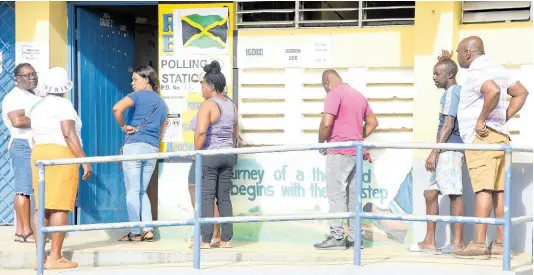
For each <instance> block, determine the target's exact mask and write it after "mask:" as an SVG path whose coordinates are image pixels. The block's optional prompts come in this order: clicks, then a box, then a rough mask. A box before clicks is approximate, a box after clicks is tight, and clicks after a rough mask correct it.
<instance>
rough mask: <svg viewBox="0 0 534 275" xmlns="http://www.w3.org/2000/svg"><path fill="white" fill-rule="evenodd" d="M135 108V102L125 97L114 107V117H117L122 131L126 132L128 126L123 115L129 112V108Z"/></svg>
mask: <svg viewBox="0 0 534 275" xmlns="http://www.w3.org/2000/svg"><path fill="white" fill-rule="evenodd" d="M133 106H134V102H133V100H132V99H131V98H130V97H128V96H126V97H124V98H123V99H121V100H120V101H119V102H117V103H116V104H115V106H113V109H112V110H113V116H115V120H116V121H117V123H118V124H119V126H120V127H121V129H123V131H124V130H125V127H126V126H127V125H126V122H125V121H124V117H123V115H122V114H123V113H124V111H126V110H128V109H129V108H131V107H133Z"/></svg>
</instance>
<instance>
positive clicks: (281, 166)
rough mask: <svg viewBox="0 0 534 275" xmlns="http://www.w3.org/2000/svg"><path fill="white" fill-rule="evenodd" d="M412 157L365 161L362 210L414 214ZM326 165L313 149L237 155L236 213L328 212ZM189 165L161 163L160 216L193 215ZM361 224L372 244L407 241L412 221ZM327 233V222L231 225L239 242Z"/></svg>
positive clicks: (302, 239) (311, 239)
mask: <svg viewBox="0 0 534 275" xmlns="http://www.w3.org/2000/svg"><path fill="white" fill-rule="evenodd" d="M397 156H400V155H397ZM411 158H412V156H411V154H409V153H406V152H404V155H402V156H401V157H400V158H397V160H398V161H401V160H402V161H404V163H405V164H406V165H397V166H388V167H385V166H383V165H381V164H378V165H375V163H369V162H367V161H366V162H364V169H363V175H362V187H363V188H362V193H361V194H360V195H361V197H362V200H363V209H364V211H367V212H380V213H398V214H411V213H412V188H413V186H412V174H411ZM325 164H326V159H325V157H324V156H322V155H320V154H319V153H318V152H316V151H309V152H288V153H276V154H256V155H245V156H241V157H240V158H239V160H238V163H237V165H236V166H235V168H234V174H233V182H232V186H231V188H230V194H231V199H232V204H233V214H234V216H256V215H289V214H316V213H328V208H329V204H328V199H327V197H326V169H325V168H326V167H325ZM190 166H191V165H190V164H186V163H164V164H163V165H160V169H159V179H160V184H159V209H158V215H159V219H160V220H177V219H189V218H191V217H193V208H192V205H191V199H190V196H189V190H188V184H189V182H188V177H187V176H188V173H189V168H190ZM379 172H381V173H380V175H379V174H378V173H379ZM388 173H389V174H388ZM362 229H363V237H364V240H365V241H366V242H367V243H369V242H373V245H377V244H378V245H380V244H402V245H409V244H410V243H411V226H409V224H408V223H406V222H402V221H387V222H382V221H367V220H366V221H364V225H363V227H362ZM346 230H347V229H346ZM192 232H193V229H192V227H179V228H172V229H171V228H169V229H167V228H161V229H160V234H161V236H162V238H173V239H186V238H188V237H190V236H192ZM328 232H329V230H328V224H327V222H326V221H291V222H276V223H271V222H268V223H267V222H266V223H239V224H234V240H242V241H284V242H293V243H310V245H312V244H313V243H315V242H320V241H322V240H323V238H324V235H326V234H328Z"/></svg>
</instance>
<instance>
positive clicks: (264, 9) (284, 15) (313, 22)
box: [237, 1, 415, 29]
mask: <svg viewBox="0 0 534 275" xmlns="http://www.w3.org/2000/svg"><path fill="white" fill-rule="evenodd" d="M414 17H415V2H414V1H238V2H237V27H238V28H239V29H246V28H328V27H371V26H392V25H413V24H414Z"/></svg>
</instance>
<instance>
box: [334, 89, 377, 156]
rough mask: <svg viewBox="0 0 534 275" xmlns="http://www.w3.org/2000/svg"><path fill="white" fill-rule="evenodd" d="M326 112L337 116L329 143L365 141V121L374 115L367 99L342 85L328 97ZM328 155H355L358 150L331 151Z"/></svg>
mask: <svg viewBox="0 0 534 275" xmlns="http://www.w3.org/2000/svg"><path fill="white" fill-rule="evenodd" d="M324 112H325V113H328V114H332V115H334V116H335V118H334V125H333V126H332V135H331V136H330V138H329V139H328V142H343V141H363V124H364V119H365V117H367V116H368V115H371V114H373V110H371V106H369V103H368V102H367V99H366V98H365V97H364V96H363V95H362V94H360V92H358V91H356V89H354V88H352V87H350V86H349V85H348V84H341V85H339V86H337V87H336V88H335V89H333V90H331V91H330V92H329V93H328V94H327V95H326V98H325V101H324ZM328 153H330V154H334V155H335V154H344V155H355V154H356V149H355V148H342V149H331V150H328Z"/></svg>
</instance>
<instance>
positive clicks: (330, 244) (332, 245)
mask: <svg viewBox="0 0 534 275" xmlns="http://www.w3.org/2000/svg"><path fill="white" fill-rule="evenodd" d="M313 247H315V248H316V249H322V250H334V249H338V250H340V249H347V240H346V239H345V238H342V239H339V240H338V239H336V238H334V236H332V235H328V236H326V239H325V240H324V241H323V242H321V243H318V244H314V245H313Z"/></svg>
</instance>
